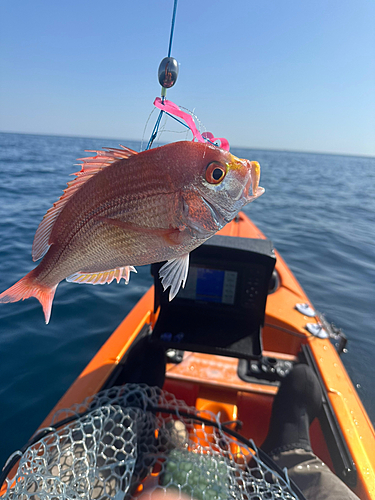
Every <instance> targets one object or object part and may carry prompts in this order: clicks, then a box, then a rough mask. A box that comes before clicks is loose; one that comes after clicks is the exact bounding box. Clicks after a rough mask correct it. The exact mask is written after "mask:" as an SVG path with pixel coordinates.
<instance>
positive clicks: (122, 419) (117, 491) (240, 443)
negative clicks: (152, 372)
mask: <svg viewBox="0 0 375 500" xmlns="http://www.w3.org/2000/svg"><path fill="white" fill-rule="evenodd" d="M24 448H25V449H24V451H23V453H22V457H21V459H20V461H19V465H18V468H17V472H16V475H15V477H14V478H13V479H9V478H8V477H7V478H6V479H5V483H6V490H5V494H4V495H3V496H2V497H0V498H1V499H3V500H15V499H16V498H17V499H20V500H63V499H64V500H68V499H69V500H70V499H72V500H73V499H74V500H75V499H83V500H86V499H87V500H89V499H93V500H94V499H95V500H122V499H126V500H128V499H129V500H131V499H136V498H138V496H139V494H140V492H141V491H145V490H147V491H148V492H151V491H156V490H162V491H163V492H164V493H165V492H167V491H169V490H171V491H173V492H174V493H175V494H176V498H180V497H181V495H184V494H185V495H188V496H190V497H191V498H196V499H197V500H206V499H207V500H215V499H216V500H221V499H222V498H223V499H224V498H225V499H233V500H234V499H243V500H261V499H267V500H268V499H270V500H271V499H285V500H292V499H296V498H300V499H303V498H304V497H303V495H302V493H301V492H300V491H299V490H298V488H296V487H295V485H293V483H291V482H290V480H289V478H288V475H287V472H286V471H281V470H280V469H279V468H278V467H277V466H276V464H274V462H273V461H272V460H271V459H270V458H269V457H268V456H267V455H265V454H264V453H263V452H262V451H261V450H259V449H258V448H257V447H256V446H255V444H254V443H253V442H252V441H248V440H247V439H245V438H244V437H243V436H241V435H240V434H238V433H236V432H234V431H233V430H231V429H229V428H227V427H226V426H224V425H223V424H221V423H220V416H219V415H214V414H213V413H211V412H208V411H205V412H204V413H202V412H198V411H197V410H196V408H193V407H189V406H187V405H186V403H184V402H183V401H181V400H177V399H176V398H175V396H174V395H172V394H170V393H167V392H165V391H162V390H160V389H159V388H156V387H149V386H146V385H137V384H125V385H124V386H121V387H113V388H110V389H107V390H104V391H101V392H100V393H98V394H96V395H94V396H91V397H88V398H86V399H85V400H84V401H83V402H82V403H78V404H75V405H73V406H72V407H71V408H68V409H64V410H59V411H57V412H56V413H55V415H54V416H53V418H52V422H51V426H50V427H49V428H47V429H43V430H41V431H40V432H38V433H37V434H36V435H35V436H34V437H33V439H32V440H31V442H30V443H28V446H27V447H26V446H25V447H24ZM10 458H12V457H10ZM18 458H19V456H18V455H15V456H14V457H13V462H14V461H17V460H18ZM11 462H12V460H10V462H9V460H8V465H7V466H6V467H5V468H4V471H3V475H4V472H5V476H6V475H7V474H8V473H9V470H10V469H11V467H12V463H11ZM225 471H226V473H225ZM223 478H224V479H223ZM0 485H1V483H0ZM142 498H143V497H142Z"/></svg>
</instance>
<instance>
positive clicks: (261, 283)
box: [151, 235, 276, 359]
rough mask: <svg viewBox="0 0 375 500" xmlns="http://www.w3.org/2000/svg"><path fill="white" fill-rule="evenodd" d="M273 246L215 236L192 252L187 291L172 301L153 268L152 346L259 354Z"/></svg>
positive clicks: (256, 356)
mask: <svg viewBox="0 0 375 500" xmlns="http://www.w3.org/2000/svg"><path fill="white" fill-rule="evenodd" d="M275 261H276V258H275V254H274V251H273V245H272V242H271V241H269V240H262V239H251V238H236V237H229V236H221V235H216V236H213V237H212V238H210V239H209V240H208V241H206V242H205V243H204V244H203V245H201V246H200V247H198V248H197V249H196V250H194V251H193V252H192V253H191V254H190V266H189V274H188V279H187V282H186V285H185V288H181V289H180V291H179V292H178V294H177V295H176V297H175V298H174V299H173V300H172V301H171V302H170V301H169V298H168V295H169V288H168V289H167V290H166V291H163V287H162V284H161V281H160V278H159V269H160V268H161V267H162V265H163V263H158V264H153V265H152V266H151V272H152V274H153V276H154V283H155V299H154V309H155V311H156V310H157V309H158V308H159V307H160V311H159V316H158V319H157V322H156V324H155V326H154V330H153V332H152V337H151V340H152V342H157V343H161V344H163V345H164V347H165V348H166V349H169V348H173V349H178V350H187V351H195V352H204V353H208V354H219V355H226V356H232V357H237V358H244V359H259V358H260V357H261V355H262V343H261V328H262V326H263V324H264V314H265V306H266V300H267V293H268V288H269V283H270V280H271V276H272V272H273V269H274V266H275Z"/></svg>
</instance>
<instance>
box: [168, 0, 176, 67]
mask: <svg viewBox="0 0 375 500" xmlns="http://www.w3.org/2000/svg"><path fill="white" fill-rule="evenodd" d="M176 11H177V0H174V5H173V15H172V25H171V34H170V37H169V48H168V57H171V51H172V40H173V32H174V25H175V21H176Z"/></svg>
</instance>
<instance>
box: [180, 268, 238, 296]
mask: <svg viewBox="0 0 375 500" xmlns="http://www.w3.org/2000/svg"><path fill="white" fill-rule="evenodd" d="M236 284H237V272H236V271H224V270H221V269H208V268H202V267H194V266H191V267H190V269H189V275H188V279H187V282H186V285H185V288H182V289H181V290H180V292H179V294H178V297H179V298H181V299H192V300H197V301H202V302H218V303H220V304H234V299H235V292H236Z"/></svg>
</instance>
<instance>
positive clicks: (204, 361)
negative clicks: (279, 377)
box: [42, 214, 375, 500]
mask: <svg viewBox="0 0 375 500" xmlns="http://www.w3.org/2000/svg"><path fill="white" fill-rule="evenodd" d="M220 234H222V235H228V236H242V237H250V238H265V236H264V235H263V234H262V233H261V231H260V230H259V229H258V228H257V227H256V226H255V225H254V224H253V223H252V222H251V221H250V220H249V219H248V218H247V217H246V216H245V215H244V214H240V215H239V217H238V219H237V222H235V221H233V222H231V223H230V224H228V225H227V226H225V227H224V229H222V230H221V231H220ZM275 254H276V257H277V262H276V270H277V272H278V274H279V277H280V286H279V288H278V289H277V291H275V292H274V293H273V294H271V295H269V296H268V300H267V305H266V316H265V325H264V328H263V346H264V349H265V350H267V351H274V352H273V353H272V356H273V357H277V356H278V355H280V353H284V354H286V355H287V356H290V357H291V359H293V356H295V355H296V354H297V353H298V352H299V351H300V349H301V344H306V343H309V345H310V348H311V351H312V353H313V356H314V359H315V361H316V363H317V365H318V368H319V370H320V372H321V374H322V378H323V381H324V384H325V386H326V388H327V391H328V396H329V399H330V402H331V404H332V407H333V409H334V412H335V414H336V417H337V420H338V422H339V424H340V426H341V429H342V431H343V434H344V436H345V439H346V441H347V444H348V447H349V449H350V451H351V453H352V457H353V459H354V461H355V463H356V466H357V473H358V484H357V487H356V489H355V492H356V493H357V495H358V496H359V497H360V498H361V499H363V500H369V499H373V500H375V470H374V468H375V433H374V429H373V427H372V425H371V422H370V421H369V418H368V416H367V414H366V411H365V410H364V408H363V405H362V403H361V401H360V399H359V397H358V395H357V393H356V391H355V389H354V387H353V384H352V382H351V381H350V379H349V376H348V374H347V372H346V370H345V368H344V366H343V365H342V362H341V360H340V358H339V356H338V355H337V353H336V351H335V349H334V347H333V346H332V344H331V343H330V342H329V341H328V340H322V339H318V338H316V337H313V336H312V335H310V334H309V333H308V332H307V330H306V328H305V325H306V323H311V322H317V321H318V320H317V319H316V318H307V317H306V316H304V315H302V314H300V313H299V312H298V311H297V310H296V309H295V305H296V304H297V303H299V302H307V303H309V304H310V302H309V300H308V298H307V297H306V295H305V293H304V291H303V290H302V288H301V287H300V285H299V284H298V282H297V280H296V279H295V278H294V276H293V274H292V273H291V271H290V270H289V268H288V267H287V265H286V264H285V262H284V261H283V259H282V258H281V257H280V255H279V254H278V253H277V252H275ZM153 293H154V292H153V287H152V288H150V290H149V291H148V292H147V293H146V294H145V295H144V296H143V297H142V299H141V300H140V301H139V302H138V304H137V305H136V306H135V307H134V309H133V310H132V311H131V312H130V313H129V314H128V316H127V317H126V318H125V319H124V321H123V322H122V323H121V325H120V326H119V327H118V328H117V329H116V330H115V331H114V333H113V334H112V335H111V337H110V338H109V339H108V340H107V342H106V343H105V344H104V345H103V347H102V348H101V349H100V350H99V351H98V353H97V354H96V355H95V357H94V358H93V359H92V360H91V362H90V363H89V364H88V365H87V367H86V368H85V369H84V371H83V372H82V373H81V375H80V376H79V377H78V378H77V380H76V381H75V382H74V383H73V385H72V386H71V387H70V389H69V390H68V391H67V392H66V394H65V395H64V396H63V398H62V399H61V400H60V401H59V403H58V404H57V406H56V407H55V408H54V409H53V410H52V411H51V413H50V414H49V415H48V417H47V418H46V419H45V421H44V422H43V424H42V427H44V426H47V425H48V424H49V423H50V420H51V417H52V415H53V414H54V413H55V412H56V411H57V410H58V409H62V408H69V407H70V406H71V405H72V404H74V403H77V402H82V401H83V399H85V398H86V397H87V396H90V395H93V394H95V393H96V392H97V391H98V390H100V388H101V387H102V386H103V384H104V382H105V381H106V380H107V378H108V377H109V375H110V374H111V373H112V371H113V369H114V368H115V366H116V365H117V364H118V363H119V362H120V360H121V358H122V356H123V355H124V353H126V351H127V350H128V349H129V347H130V345H131V344H132V342H133V341H134V340H135V338H136V337H137V335H138V333H139V332H140V330H141V329H142V327H143V326H144V324H146V323H151V324H153V323H154V321H155V317H154V315H153V313H152V309H153ZM310 305H311V304H310ZM164 389H165V390H167V391H170V392H172V393H174V394H175V395H176V397H177V398H178V399H183V400H185V402H186V403H187V404H188V405H189V406H194V405H197V406H198V407H202V409H207V408H208V407H211V408H218V407H219V406H220V408H222V409H223V414H224V413H225V416H226V417H227V416H228V415H234V414H236V415H237V417H238V419H239V420H242V421H243V429H242V431H241V432H242V433H243V435H244V436H246V437H249V438H252V439H254V441H255V443H256V444H257V445H259V444H261V443H262V442H263V440H264V438H265V436H266V434H267V430H268V425H269V418H270V412H271V407H272V401H273V397H274V395H275V393H276V392H277V388H276V387H274V386H270V385H261V384H253V383H247V382H244V381H242V380H240V379H239V378H238V376H237V360H234V359H232V358H223V357H221V356H210V355H205V354H198V353H186V354H185V357H184V360H183V362H182V363H180V364H179V365H168V367H167V377H166V382H165V386H164ZM218 405H219V406H218ZM319 433H320V434H319ZM312 435H315V436H318V437H317V439H321V431H319V429H315V430H314V431H313V432H312ZM319 436H320V438H319ZM312 437H313V436H312ZM317 452H319V453H320V454H324V453H327V449H326V448H325V449H324V446H322V447H321V448H319V449H318V448H317ZM321 458H323V457H321Z"/></svg>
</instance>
